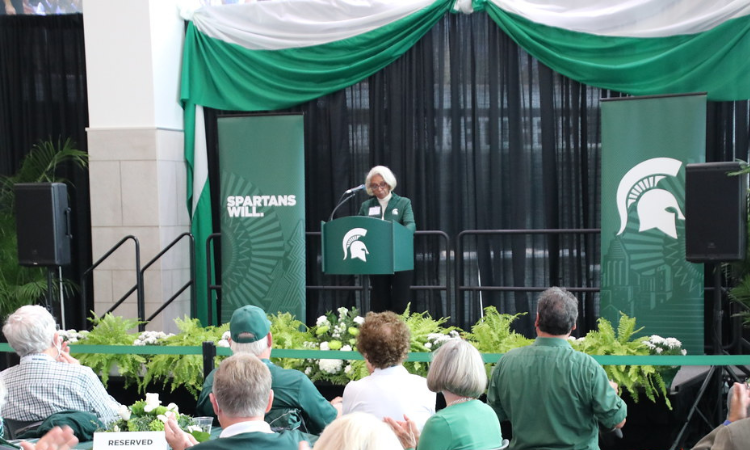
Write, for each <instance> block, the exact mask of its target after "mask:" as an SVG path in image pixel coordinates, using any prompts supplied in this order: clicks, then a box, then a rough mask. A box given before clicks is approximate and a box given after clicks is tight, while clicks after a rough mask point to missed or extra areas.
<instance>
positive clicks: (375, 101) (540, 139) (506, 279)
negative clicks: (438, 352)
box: [206, 14, 748, 336]
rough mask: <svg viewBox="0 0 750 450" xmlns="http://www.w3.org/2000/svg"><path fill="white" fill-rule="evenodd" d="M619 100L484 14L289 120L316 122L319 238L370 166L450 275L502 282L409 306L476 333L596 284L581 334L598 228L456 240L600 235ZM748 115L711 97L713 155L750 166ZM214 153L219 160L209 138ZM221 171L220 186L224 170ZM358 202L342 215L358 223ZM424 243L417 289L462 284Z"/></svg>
mask: <svg viewBox="0 0 750 450" xmlns="http://www.w3.org/2000/svg"><path fill="white" fill-rule="evenodd" d="M619 96H622V94H620V93H617V92H610V91H603V90H600V89H597V88H594V87H590V86H586V85H583V84H580V83H578V82H575V81H573V80H570V79H568V78H566V77H563V76H562V75H560V74H557V73H555V72H553V71H552V70H550V69H549V68H547V67H546V66H544V65H543V64H541V63H539V62H538V61H537V60H536V59H535V58H533V57H531V56H529V55H528V54H527V53H526V52H525V51H524V50H523V49H521V48H520V47H518V46H517V45H516V44H515V43H514V42H513V41H512V40H511V39H510V38H508V37H507V36H506V35H505V34H504V33H503V32H502V31H500V29H499V28H498V27H497V25H496V24H494V22H492V21H491V20H490V19H489V17H488V16H487V15H486V14H472V15H468V16H467V15H458V14H448V15H446V16H445V17H444V18H443V19H442V20H441V21H440V22H439V23H438V24H437V25H436V26H435V27H434V28H433V29H432V30H431V31H430V32H429V33H428V34H427V35H426V36H425V37H424V38H423V39H421V40H420V41H419V42H418V43H417V44H416V45H415V46H414V47H413V48H412V49H410V50H409V51H408V52H407V53H406V54H405V55H404V56H403V57H401V58H400V59H398V60H397V61H395V62H394V63H393V64H391V65H390V66H388V67H386V68H385V69H383V70H382V71H380V72H378V73H376V74H374V75H373V76H371V77H369V78H367V79H365V80H363V81H362V82H360V83H358V84H356V85H354V86H351V87H349V88H347V89H344V90H342V91H339V92H335V93H333V94H330V95H327V96H324V97H321V98H319V99H317V100H314V101H311V102H308V103H306V104H303V105H299V106H297V107H294V108H290V109H289V110H287V111H290V112H299V111H301V112H303V113H304V114H305V134H306V137H305V144H306V150H305V151H306V166H305V169H306V174H305V175H306V194H307V204H306V214H307V230H308V231H319V230H320V221H321V220H327V219H328V215H329V214H330V212H331V210H332V209H333V208H334V206H335V204H336V202H337V200H338V199H339V196H340V195H341V193H342V192H343V191H344V190H346V189H348V188H349V187H351V186H356V185H358V184H360V183H362V182H363V180H364V176H365V174H366V173H367V171H368V170H369V168H370V167H372V166H374V165H377V164H383V165H386V166H389V167H390V168H391V169H392V170H393V171H394V173H395V174H396V176H397V178H398V188H397V189H396V191H397V192H398V193H399V194H400V195H403V196H406V197H409V198H411V199H412V202H413V205H414V212H415V215H416V220H417V228H418V229H420V230H441V231H444V232H446V233H447V234H448V235H449V236H450V239H451V240H452V241H451V250H455V249H457V248H460V250H461V252H460V255H458V254H456V255H454V256H455V257H456V259H460V260H462V261H463V263H462V264H461V267H460V269H461V270H460V273H457V274H456V276H455V281H456V282H457V283H459V284H462V285H464V286H474V287H478V286H504V287H505V288H504V289H503V290H494V291H480V290H465V291H462V293H461V294H459V295H458V296H457V298H455V296H454V295H453V292H447V293H446V292H445V291H440V290H417V291H415V292H413V295H412V299H411V300H412V302H413V303H412V310H415V311H429V312H430V313H431V314H432V315H433V316H449V315H450V316H452V320H451V322H452V323H454V324H457V325H459V326H463V327H468V326H469V325H471V324H473V323H475V322H476V320H478V319H479V317H480V314H481V307H487V306H495V307H496V308H497V309H498V310H499V311H500V312H503V313H511V314H516V313H528V312H529V311H535V309H536V305H535V298H536V294H537V292H538V290H539V289H540V288H543V287H546V286H551V285H560V286H569V287H582V288H588V289H584V290H582V291H580V292H577V294H578V297H579V299H580V300H581V304H580V307H581V314H580V316H581V318H580V321H579V326H578V333H580V334H581V335H583V334H585V333H586V332H587V331H588V330H589V329H592V328H595V327H596V319H597V317H598V304H599V297H598V293H596V292H591V290H592V289H593V290H594V291H595V288H597V287H598V286H599V260H600V248H599V245H600V244H599V243H600V240H599V236H598V234H583V233H574V234H562V235H539V234H514V235H505V236H498V235H491V236H487V235H467V236H464V237H463V238H462V239H461V240H460V243H459V242H458V241H459V239H458V237H459V234H460V233H461V232H462V231H465V230H494V229H518V230H529V229H586V228H598V227H599V226H600V223H599V215H600V208H599V202H600V192H599V191H600V185H601V180H600V165H601V158H600V155H601V152H600V142H601V139H600V137H601V136H600V122H599V101H600V99H601V98H610V97H619ZM747 109H748V107H747V102H746V101H742V102H724V103H714V102H710V103H709V108H708V142H707V157H706V160H707V161H721V160H728V159H733V158H735V157H737V158H743V156H745V157H744V158H743V159H746V155H747V151H748V112H747ZM217 114H231V112H226V111H208V113H207V115H206V118H207V126H208V127H209V129H210V128H211V127H213V126H215V120H216V115H217ZM209 148H210V150H209V153H210V155H211V156H210V158H211V161H214V162H215V161H217V160H218V157H219V156H218V154H217V149H216V137H215V134H213V133H209ZM211 176H213V177H215V178H214V181H212V186H218V185H219V183H218V182H217V181H216V180H217V179H216V177H218V173H217V171H216V169H215V166H214V170H213V172H212V173H211ZM360 196H361V197H360V198H358V199H357V200H356V201H352V202H351V203H350V204H348V205H345V206H344V207H343V208H341V209H340V210H339V212H338V213H337V215H353V214H356V213H357V210H358V207H359V203H360V202H361V201H362V200H364V198H363V196H362V194H360ZM217 200H218V198H217ZM218 204H219V203H218V201H215V202H214V205H218ZM215 213H216V214H217V215H218V210H217V211H215ZM217 229H218V228H217ZM415 247H416V250H415V251H416V253H417V254H416V280H415V285H421V286H435V285H445V283H446V279H448V278H450V279H451V281H453V278H454V277H453V274H452V273H451V274H448V273H447V271H446V266H445V264H444V263H443V262H441V261H444V260H445V258H446V249H445V248H444V246H443V245H442V243H441V241H440V240H439V239H437V238H433V237H424V238H417V239H416V240H415ZM317 254H319V245H318V243H317V242H316V240H315V239H311V238H308V264H307V281H308V285H351V284H353V283H355V282H356V280H354V279H353V278H351V277H330V276H325V275H323V274H322V271H321V267H320V264H319V261H317V259H316V258H314V255H317ZM508 287H517V288H520V290H510V289H508ZM524 288H529V289H528V290H524ZM533 288H536V289H533ZM451 291H452V290H451ZM356 298H357V297H356V296H355V295H354V294H352V293H349V292H341V291H335V292H332V291H317V290H314V291H308V296H307V307H308V316H307V321H308V323H312V322H314V319H315V317H317V316H318V315H320V314H322V313H324V312H325V311H329V310H335V309H336V308H337V307H339V306H342V305H344V306H353V305H354V304H355V300H356ZM456 314H459V315H460V317H456ZM533 319H534V317H533V314H526V315H525V316H522V317H521V318H520V319H519V320H518V321H516V323H515V325H516V328H517V330H518V331H520V332H523V333H525V334H527V335H529V336H532V335H533Z"/></svg>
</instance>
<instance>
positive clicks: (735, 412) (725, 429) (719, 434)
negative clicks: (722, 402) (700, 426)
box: [693, 383, 750, 450]
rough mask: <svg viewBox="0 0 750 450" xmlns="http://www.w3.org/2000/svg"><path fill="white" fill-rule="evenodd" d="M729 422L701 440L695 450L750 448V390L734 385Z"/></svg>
mask: <svg viewBox="0 0 750 450" xmlns="http://www.w3.org/2000/svg"><path fill="white" fill-rule="evenodd" d="M730 395H731V396H730V400H729V412H728V414H727V420H726V421H725V422H724V423H723V424H721V425H719V426H718V427H716V428H715V429H714V430H713V431H712V432H710V433H709V434H707V435H706V436H705V437H704V438H703V439H701V440H700V441H699V442H698V443H697V444H695V447H693V450H745V449H747V448H748V447H749V446H750V418H748V417H750V415H749V411H750V390H749V389H748V387H747V384H745V383H734V386H732V389H731V392H730Z"/></svg>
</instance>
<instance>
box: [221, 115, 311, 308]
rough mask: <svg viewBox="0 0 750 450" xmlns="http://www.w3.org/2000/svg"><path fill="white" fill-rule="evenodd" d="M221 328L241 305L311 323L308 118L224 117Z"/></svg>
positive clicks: (222, 127)
mask: <svg viewBox="0 0 750 450" xmlns="http://www.w3.org/2000/svg"><path fill="white" fill-rule="evenodd" d="M218 132H219V168H220V172H221V190H220V192H221V194H220V195H221V206H222V208H221V210H222V212H221V267H222V272H221V274H222V279H221V322H228V321H229V319H230V317H231V315H232V312H233V311H234V310H235V309H237V308H238V307H240V306H243V305H256V306H259V307H261V308H263V309H264V310H265V311H266V313H268V314H275V313H276V312H279V311H282V312H291V313H292V314H294V315H295V316H297V318H301V320H304V318H305V166H304V162H305V145H304V123H303V117H302V115H299V114H295V115H250V116H240V117H237V116H234V117H220V118H219V119H218Z"/></svg>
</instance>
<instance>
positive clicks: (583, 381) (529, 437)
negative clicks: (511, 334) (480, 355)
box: [487, 337, 627, 450]
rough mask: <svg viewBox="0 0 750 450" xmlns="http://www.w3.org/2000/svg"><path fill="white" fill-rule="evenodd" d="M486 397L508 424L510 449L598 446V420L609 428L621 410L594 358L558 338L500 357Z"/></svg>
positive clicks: (593, 449) (538, 341) (621, 416)
mask: <svg viewBox="0 0 750 450" xmlns="http://www.w3.org/2000/svg"><path fill="white" fill-rule="evenodd" d="M487 403H488V404H489V405H490V406H492V408H493V409H494V410H495V412H496V413H497V416H498V418H499V419H500V420H501V421H503V420H509V421H510V423H511V425H512V426H513V440H512V441H511V446H510V447H511V448H512V449H513V450H524V449H535V450H547V449H555V450H560V449H576V450H583V449H587V450H598V449H599V444H598V433H599V424H601V425H602V426H603V427H604V428H607V429H610V428H613V427H614V426H615V425H617V424H619V423H620V422H622V421H623V420H625V417H626V416H627V405H625V402H624V401H622V399H621V398H620V397H618V396H617V393H616V392H615V391H614V389H612V387H611V386H610V385H609V381H608V380H607V374H606V373H605V372H604V369H603V368H602V367H601V366H600V365H599V363H597V362H596V361H595V360H594V358H592V357H590V356H589V355H586V354H584V353H581V352H577V351H575V350H573V348H572V347H571V346H570V343H568V341H566V340H564V339H559V338H541V337H539V338H537V339H536V341H535V342H534V344H533V345H530V346H528V347H522V348H517V349H513V350H511V351H509V352H508V353H506V354H505V355H504V356H503V357H502V358H500V361H499V362H498V363H497V366H496V367H495V369H494V371H493V372H492V378H491V380H490V386H489V390H488V392H487Z"/></svg>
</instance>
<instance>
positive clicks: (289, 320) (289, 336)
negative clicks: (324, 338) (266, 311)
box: [268, 312, 313, 369]
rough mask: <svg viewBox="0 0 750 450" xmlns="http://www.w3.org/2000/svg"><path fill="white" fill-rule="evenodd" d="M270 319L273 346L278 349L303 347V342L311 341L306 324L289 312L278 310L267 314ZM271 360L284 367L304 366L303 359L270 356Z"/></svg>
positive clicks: (297, 367)
mask: <svg viewBox="0 0 750 450" xmlns="http://www.w3.org/2000/svg"><path fill="white" fill-rule="evenodd" d="M268 319H269V320H270V321H271V335H272V336H273V347H274V348H278V349H300V348H304V345H305V342H307V341H312V340H313V335H312V333H310V331H309V330H308V328H307V326H306V325H305V324H304V323H302V322H300V321H299V320H297V319H296V318H295V317H294V315H292V314H291V313H288V312H286V313H282V312H278V313H276V314H275V315H273V314H272V315H269V316H268ZM271 361H272V362H273V363H274V364H276V365H278V366H280V367H283V368H285V369H300V368H302V367H304V360H301V359H292V358H271Z"/></svg>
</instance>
